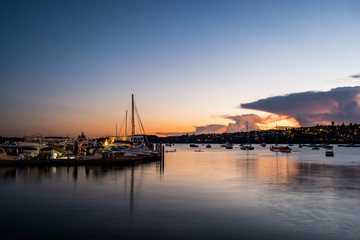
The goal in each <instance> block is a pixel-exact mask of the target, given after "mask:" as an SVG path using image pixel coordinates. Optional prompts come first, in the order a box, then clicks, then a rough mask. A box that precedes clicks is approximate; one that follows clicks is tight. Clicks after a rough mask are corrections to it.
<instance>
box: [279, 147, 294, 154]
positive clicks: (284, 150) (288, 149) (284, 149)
mask: <svg viewBox="0 0 360 240" xmlns="http://www.w3.org/2000/svg"><path fill="white" fill-rule="evenodd" d="M291 150H292V149H291V148H290V147H289V146H285V147H279V151H280V152H284V153H291Z"/></svg>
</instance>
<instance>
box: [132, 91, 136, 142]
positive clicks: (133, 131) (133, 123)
mask: <svg viewBox="0 0 360 240" xmlns="http://www.w3.org/2000/svg"><path fill="white" fill-rule="evenodd" d="M134 109H135V106H134V94H131V135H133V136H134V135H135V111H134Z"/></svg>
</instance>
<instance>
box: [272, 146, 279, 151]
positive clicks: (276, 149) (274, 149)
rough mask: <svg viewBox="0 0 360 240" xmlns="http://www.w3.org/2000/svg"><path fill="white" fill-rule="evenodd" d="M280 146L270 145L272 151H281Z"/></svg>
mask: <svg viewBox="0 0 360 240" xmlns="http://www.w3.org/2000/svg"><path fill="white" fill-rule="evenodd" d="M279 148H280V147H279V146H277V145H271V146H270V151H272V152H280V149H279Z"/></svg>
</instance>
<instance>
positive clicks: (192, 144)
mask: <svg viewBox="0 0 360 240" xmlns="http://www.w3.org/2000/svg"><path fill="white" fill-rule="evenodd" d="M190 147H199V146H198V145H196V144H194V143H190Z"/></svg>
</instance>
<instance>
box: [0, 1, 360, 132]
mask: <svg viewBox="0 0 360 240" xmlns="http://www.w3.org/2000/svg"><path fill="white" fill-rule="evenodd" d="M359 9H360V2H359V1H356V0H354V1H352V0H341V1H340V0H339V1H332V0H326V1H321V0H315V1H314V0H312V1H307V0H304V1H280V0H274V1H266V0H263V1H261V0H254V1H241V0H237V1H226V0H222V1H220V0H218V1H217V0H207V1H205V0H192V1H187V0H181V1H176V0H170V1H169V0H164V1H160V0H159V1H157V0H153V1H150V0H149V1H140V0H139V1H138V0H129V1H120V0H119V1H95V0H92V1H91V0H89V1H80V0H79V1H67V0H62V1H56V0H54V1H21V0H18V1H17V0H9V1H8V0H3V1H1V2H0V32H1V34H0V84H1V87H0V112H1V115H0V136H24V135H27V136H30V135H35V134H43V135H45V136H76V135H78V134H79V133H80V132H81V131H82V130H83V131H84V132H85V134H86V135H87V136H90V137H100V136H106V135H115V132H116V128H115V126H116V124H117V125H118V130H119V129H120V128H121V125H122V122H123V120H124V117H125V111H126V109H128V108H129V103H130V98H131V94H134V96H135V101H136V105H137V109H138V112H139V114H140V117H141V120H142V123H143V125H144V128H145V131H146V133H147V134H158V135H161V134H162V135H168V134H170V135H171V134H182V133H196V134H199V133H208V132H224V131H227V132H234V131H241V130H244V129H245V125H248V127H249V130H253V129H260V128H271V127H274V126H275V125H283V126H304V125H313V124H318V123H324V124H328V123H330V122H332V121H335V123H342V122H345V123H349V122H353V123H354V122H359V119H360V110H359V109H360V105H359V103H360V99H359V97H358V96H360V95H359V94H360V91H359V89H358V86H359V82H360V77H359V73H360V66H359V63H360V48H359V42H360V12H359ZM314 106H315V107H314Z"/></svg>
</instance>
